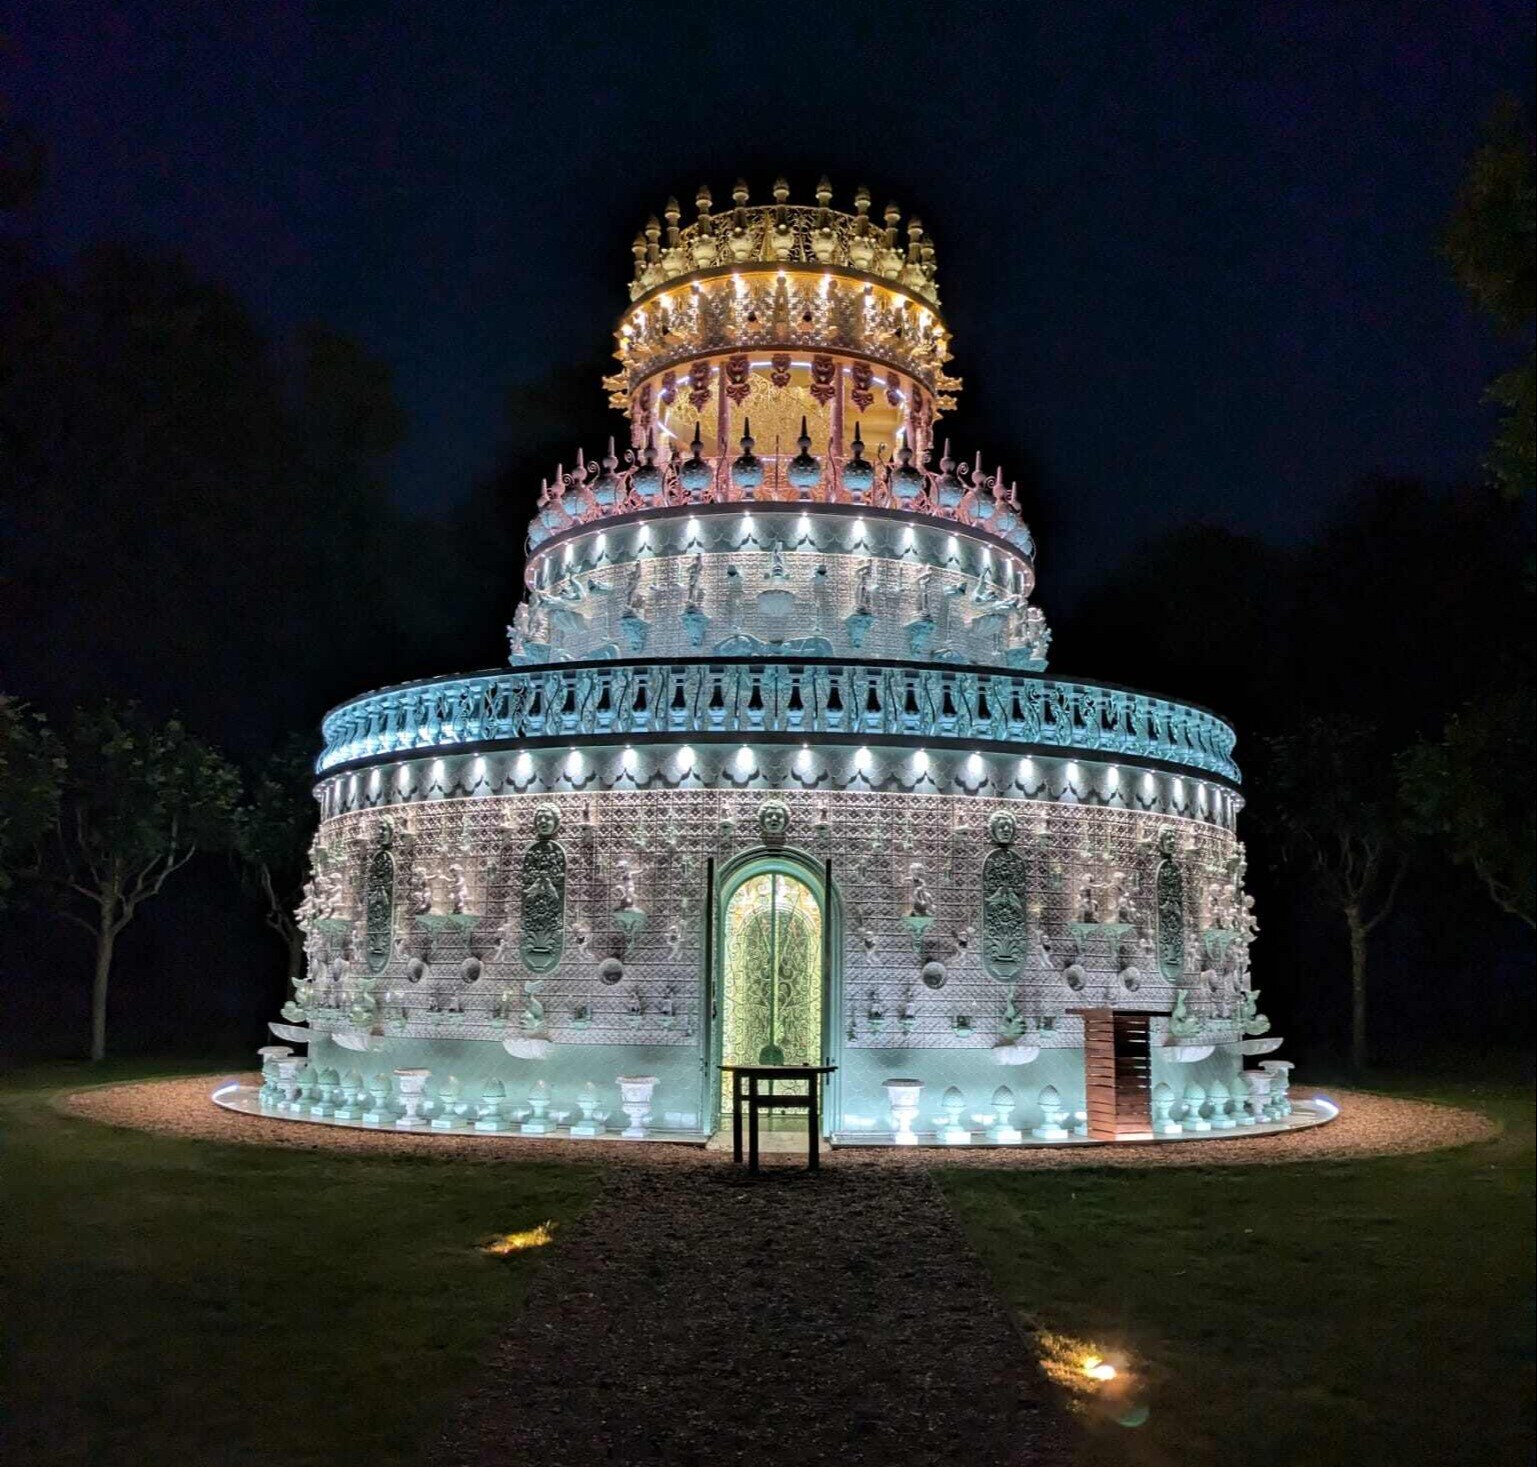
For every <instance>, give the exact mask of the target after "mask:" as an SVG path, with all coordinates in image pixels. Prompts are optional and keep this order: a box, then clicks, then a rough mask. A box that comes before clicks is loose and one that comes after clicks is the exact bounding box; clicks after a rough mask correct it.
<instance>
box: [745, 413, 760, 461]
mask: <svg viewBox="0 0 1537 1467" xmlns="http://www.w3.org/2000/svg"><path fill="white" fill-rule="evenodd" d="M756 441H757V440H756V439H755V438H754V437H753V436H752V419H751V418H743V419H742V452H743V453H751V452H752V450H753V444H754V443H755V442H756Z"/></svg>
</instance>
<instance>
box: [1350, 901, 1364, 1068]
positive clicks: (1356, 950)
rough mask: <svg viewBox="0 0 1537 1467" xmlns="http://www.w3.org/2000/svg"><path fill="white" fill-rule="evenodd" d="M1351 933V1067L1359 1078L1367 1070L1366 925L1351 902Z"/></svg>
mask: <svg viewBox="0 0 1537 1467" xmlns="http://www.w3.org/2000/svg"><path fill="white" fill-rule="evenodd" d="M1345 925H1346V927H1348V928H1349V929H1350V1067H1351V1069H1352V1070H1354V1071H1355V1072H1356V1074H1358V1075H1359V1074H1362V1073H1364V1071H1365V1069H1366V933H1367V927H1366V924H1365V923H1364V922H1363V921H1362V920H1361V909H1360V907H1358V906H1356V904H1355V903H1354V902H1352V903H1351V904H1350V905H1349V906H1347V907H1346V908H1345Z"/></svg>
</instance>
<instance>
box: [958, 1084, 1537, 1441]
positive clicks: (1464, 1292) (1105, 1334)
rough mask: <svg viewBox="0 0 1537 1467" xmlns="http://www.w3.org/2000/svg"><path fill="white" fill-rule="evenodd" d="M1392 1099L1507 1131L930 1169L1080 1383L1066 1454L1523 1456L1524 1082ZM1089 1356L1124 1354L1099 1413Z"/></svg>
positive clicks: (1528, 1294)
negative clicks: (1347, 1152)
mask: <svg viewBox="0 0 1537 1467" xmlns="http://www.w3.org/2000/svg"><path fill="white" fill-rule="evenodd" d="M1393 1089H1394V1091H1395V1093H1397V1094H1399V1095H1403V1096H1408V1095H1410V1094H1414V1095H1416V1098H1423V1099H1428V1100H1435V1101H1438V1102H1441V1103H1445V1104H1453V1105H1457V1104H1460V1105H1464V1106H1469V1107H1471V1108H1476V1109H1479V1110H1482V1111H1484V1112H1485V1113H1486V1114H1489V1115H1491V1116H1493V1117H1494V1118H1495V1119H1497V1120H1499V1121H1500V1122H1502V1123H1503V1127H1504V1129H1503V1131H1502V1132H1501V1134H1500V1135H1498V1136H1496V1137H1495V1138H1494V1139H1492V1140H1489V1141H1485V1142H1479V1143H1476V1144H1473V1145H1469V1146H1461V1147H1455V1148H1451V1149H1447V1150H1442V1151H1433V1152H1426V1153H1422V1154H1418V1155H1407V1156H1388V1157H1380V1158H1370V1159H1362V1160H1360V1161H1331V1162H1318V1163H1312V1164H1299V1165H1280V1166H1265V1167H1233V1168H1217V1167H1212V1168H1172V1169H1165V1170H1147V1171H1128V1170H1110V1169H1083V1170H1079V1171H1073V1172H1057V1173H1041V1172H1037V1173H1021V1172H1004V1171H985V1170H973V1169H967V1170H960V1169H948V1170H942V1171H939V1172H937V1173H936V1180H937V1181H938V1183H939V1185H940V1187H941V1188H942V1190H943V1191H944V1193H945V1195H946V1197H947V1199H948V1200H949V1202H950V1204H951V1206H952V1207H953V1208H954V1210H955V1212H956V1215H957V1216H958V1218H959V1219H960V1221H961V1224H962V1226H963V1228H964V1229H965V1231H966V1234H967V1237H968V1238H969V1239H970V1241H971V1243H972V1245H973V1246H974V1247H975V1248H976V1250H977V1252H978V1254H979V1255H980V1257H981V1259H982V1261H983V1263H984V1265H985V1266H986V1268H987V1269H988V1271H989V1272H990V1274H991V1275H992V1277H993V1279H994V1280H995V1282H996V1284H997V1286H998V1288H999V1290H1000V1291H1001V1293H1002V1294H1003V1296H1004V1298H1005V1300H1006V1301H1007V1302H1008V1303H1009V1304H1010V1305H1011V1306H1012V1307H1013V1308H1014V1309H1015V1310H1016V1311H1017V1313H1018V1314H1019V1315H1020V1317H1021V1319H1022V1322H1023V1323H1024V1325H1025V1326H1026V1328H1027V1330H1029V1331H1031V1332H1032V1333H1033V1335H1034V1337H1035V1340H1036V1343H1037V1348H1038V1350H1039V1351H1040V1353H1041V1355H1042V1358H1043V1366H1044V1368H1046V1369H1047V1373H1048V1374H1053V1373H1056V1374H1058V1375H1065V1376H1067V1377H1069V1378H1071V1377H1072V1376H1073V1375H1074V1374H1075V1373H1076V1375H1077V1376H1078V1382H1077V1383H1076V1385H1075V1384H1074V1383H1072V1382H1071V1380H1070V1381H1069V1384H1068V1385H1067V1388H1066V1390H1065V1392H1064V1394H1065V1395H1067V1396H1068V1397H1069V1398H1076V1399H1077V1401H1078V1403H1079V1404H1080V1405H1081V1406H1083V1407H1084V1408H1085V1409H1084V1410H1083V1411H1082V1419H1083V1422H1084V1424H1085V1427H1086V1430H1085V1432H1084V1434H1083V1437H1082V1439H1081V1444H1080V1450H1079V1455H1078V1459H1077V1460H1078V1461H1079V1462H1080V1463H1081V1464H1084V1467H1101V1464H1111V1463H1114V1464H1118V1467H1120V1464H1124V1467H1163V1464H1165V1463H1169V1464H1173V1463H1178V1464H1179V1467H1219V1464H1220V1467H1228V1464H1230V1463H1231V1462H1232V1461H1233V1460H1234V1459H1235V1457H1236V1458H1238V1459H1241V1460H1242V1461H1243V1462H1244V1463H1245V1467H1299V1464H1305V1467H1346V1464H1352V1467H1353V1464H1357V1463H1361V1462H1367V1461H1371V1462H1391V1463H1393V1464H1394V1467H1430V1464H1435V1467H1452V1464H1458V1463H1469V1464H1472V1463H1477V1464H1479V1467H1505V1464H1507V1463H1508V1464H1516V1463H1522V1464H1525V1463H1527V1462H1529V1461H1530V1459H1531V1448H1532V1435H1533V1413H1532V1399H1533V1389H1534V1372H1533V1347H1532V1336H1533V1321H1534V1308H1533V1297H1534V1283H1533V1198H1534V1187H1533V1127H1532V1099H1533V1097H1532V1089H1531V1086H1530V1084H1523V1085H1519V1086H1517V1085H1506V1086H1495V1087H1482V1088H1479V1089H1474V1088H1473V1087H1468V1086H1447V1085H1442V1086H1439V1087H1437V1088H1436V1091H1435V1093H1427V1092H1426V1091H1425V1090H1424V1089H1423V1088H1419V1087H1412V1086H1406V1085H1403V1084H1398V1085H1395V1086H1394V1087H1393ZM1092 1355H1103V1356H1104V1357H1105V1358H1106V1359H1107V1360H1110V1361H1119V1362H1120V1363H1121V1364H1122V1366H1123V1367H1127V1368H1124V1369H1123V1370H1122V1375H1121V1378H1119V1379H1118V1380H1117V1381H1116V1382H1115V1383H1114V1385H1113V1386H1112V1387H1110V1388H1109V1389H1110V1393H1111V1394H1112V1395H1113V1397H1114V1398H1115V1399H1116V1400H1117V1401H1118V1402H1119V1403H1120V1404H1119V1405H1118V1406H1117V1407H1116V1409H1115V1410H1114V1411H1112V1410H1110V1409H1108V1407H1107V1408H1106V1409H1097V1408H1096V1404H1095V1400H1094V1398H1095V1394H1096V1387H1094V1386H1093V1385H1092V1384H1090V1383H1088V1382H1087V1380H1086V1377H1084V1376H1083V1373H1082V1364H1083V1361H1084V1360H1086V1359H1087V1358H1089V1357H1090V1356H1092ZM1064 1367H1065V1368H1064ZM1128 1371H1129V1374H1130V1376H1131V1380H1130V1381H1128V1380H1127V1379H1125V1377H1126V1375H1127V1374H1128ZM1139 1408H1140V1409H1139ZM1144 1411H1145V1412H1146V1417H1145V1420H1144V1419H1141V1418H1142V1416H1143V1412H1144ZM1115 1415H1125V1416H1126V1417H1127V1419H1128V1420H1130V1421H1132V1422H1139V1421H1140V1424H1137V1425H1135V1426H1134V1427H1132V1428H1127V1427H1124V1426H1122V1425H1119V1424H1117V1423H1116V1421H1115V1420H1114V1419H1113V1418H1114V1416H1115Z"/></svg>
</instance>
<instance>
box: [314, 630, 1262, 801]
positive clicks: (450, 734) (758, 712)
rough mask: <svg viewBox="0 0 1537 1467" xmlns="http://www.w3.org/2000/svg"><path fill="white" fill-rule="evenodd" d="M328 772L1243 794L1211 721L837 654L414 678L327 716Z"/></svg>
mask: <svg viewBox="0 0 1537 1467" xmlns="http://www.w3.org/2000/svg"><path fill="white" fill-rule="evenodd" d="M323 733H324V737H325V749H324V752H323V753H322V754H321V756H320V759H319V761H318V763H317V766H316V767H317V771H318V772H319V773H322V774H324V773H328V772H331V771H334V770H337V769H341V768H344V767H346V766H350V765H357V764H366V763H369V762H372V761H376V760H383V759H394V758H398V757H400V756H401V755H417V754H425V753H431V752H435V751H445V752H446V751H449V750H455V749H464V748H468V747H474V746H478V745H496V744H516V745H518V746H520V747H521V746H531V747H534V746H539V745H541V744H549V743H556V742H559V743H566V744H569V743H570V742H571V741H573V740H578V741H583V740H603V739H613V738H618V739H635V740H669V741H671V740H677V739H680V738H683V739H687V740H689V741H693V742H711V741H715V742H740V741H743V740H773V739H775V738H782V739H786V740H796V741H800V740H811V741H822V742H838V741H843V742H847V741H855V742H860V743H870V744H881V743H894V744H899V745H911V744H912V743H913V742H915V741H921V742H923V743H925V744H932V745H935V746H938V747H944V746H945V745H951V746H954V745H964V746H965V747H966V748H967V749H974V748H977V747H978V746H979V745H1003V746H1007V747H1009V748H1011V749H1013V748H1017V749H1018V750H1019V751H1020V752H1022V753H1023V752H1027V751H1031V750H1040V751H1043V752H1048V753H1058V754H1068V755H1077V754H1081V755H1084V756H1088V757H1093V756H1101V757H1103V758H1107V759H1119V760H1125V761H1128V762H1146V763H1150V764H1154V765H1158V766H1167V767H1170V768H1174V769H1185V770H1190V771H1192V772H1197V773H1199V774H1202V775H1204V776H1206V777H1208V778H1215V779H1217V780H1220V781H1226V782H1231V783H1234V784H1236V783H1237V782H1238V779H1239V772H1238V766H1237V765H1236V764H1235V763H1234V762H1233V745H1234V734H1233V730H1232V728H1231V727H1229V725H1228V724H1226V723H1224V722H1223V721H1222V720H1221V719H1220V718H1218V717H1217V716H1216V715H1215V714H1212V713H1209V712H1207V711H1205V710H1204V709H1201V708H1197V707H1193V706H1191V705H1189V704H1182V703H1174V702H1169V701H1168V700H1166V699H1162V698H1156V697H1153V696H1151V695H1149V694H1146V693H1138V692H1132V691H1130V690H1128V689H1125V688H1117V687H1112V686H1108V685H1106V684H1103V683H1086V682H1069V681H1065V680H1063V679H1060V678H1053V677H1047V676H1044V675H1038V674H1032V673H1021V672H1007V671H1000V670H995V669H990V668H968V667H955V666H949V665H933V664H928V665H924V664H914V663H889V664H880V663H874V662H871V663H847V662H838V661H833V660H829V659H809V658H808V659H806V660H804V661H795V662H790V661H769V660H756V659H733V658H720V659H711V660H709V661H673V662H665V663H658V662H643V661H615V660H604V661H601V662H588V663H577V662H570V663H559V664H551V665H544V666H537V667H528V668H512V669H509V670H507V671H493V672H484V673H477V674H471V675H469V676H463V677H446V678H436V679H432V680H430V681H426V682H418V683H404V684H401V685H399V686H396V687H392V688H385V689H383V690H381V691H379V692H375V693H368V694H365V695H364V696H363V697H360V698H355V699H353V700H352V701H351V702H348V703H343V704H341V705H340V706H339V707H337V708H335V709H333V710H332V711H331V712H330V713H329V714H327V715H326V718H325V721H324V724H323Z"/></svg>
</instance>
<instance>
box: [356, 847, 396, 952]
mask: <svg viewBox="0 0 1537 1467" xmlns="http://www.w3.org/2000/svg"><path fill="white" fill-rule="evenodd" d="M392 839H393V832H392V831H391V829H390V824H389V821H387V820H386V821H385V822H384V823H383V824H382V825H380V827H379V843H378V845H377V846H375V848H374V853H373V855H371V856H370V857H369V858H368V871H367V874H366V876H365V877H364V881H363V913H364V919H365V922H366V927H365V933H366V943H367V956H368V971H369V972H370V973H382V972H383V971H384V969H385V966H386V964H388V962H389V960H390V938H391V933H392V930H393V927H394V923H395V855H394V852H392V851H391V850H390V843H391V841H392Z"/></svg>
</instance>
